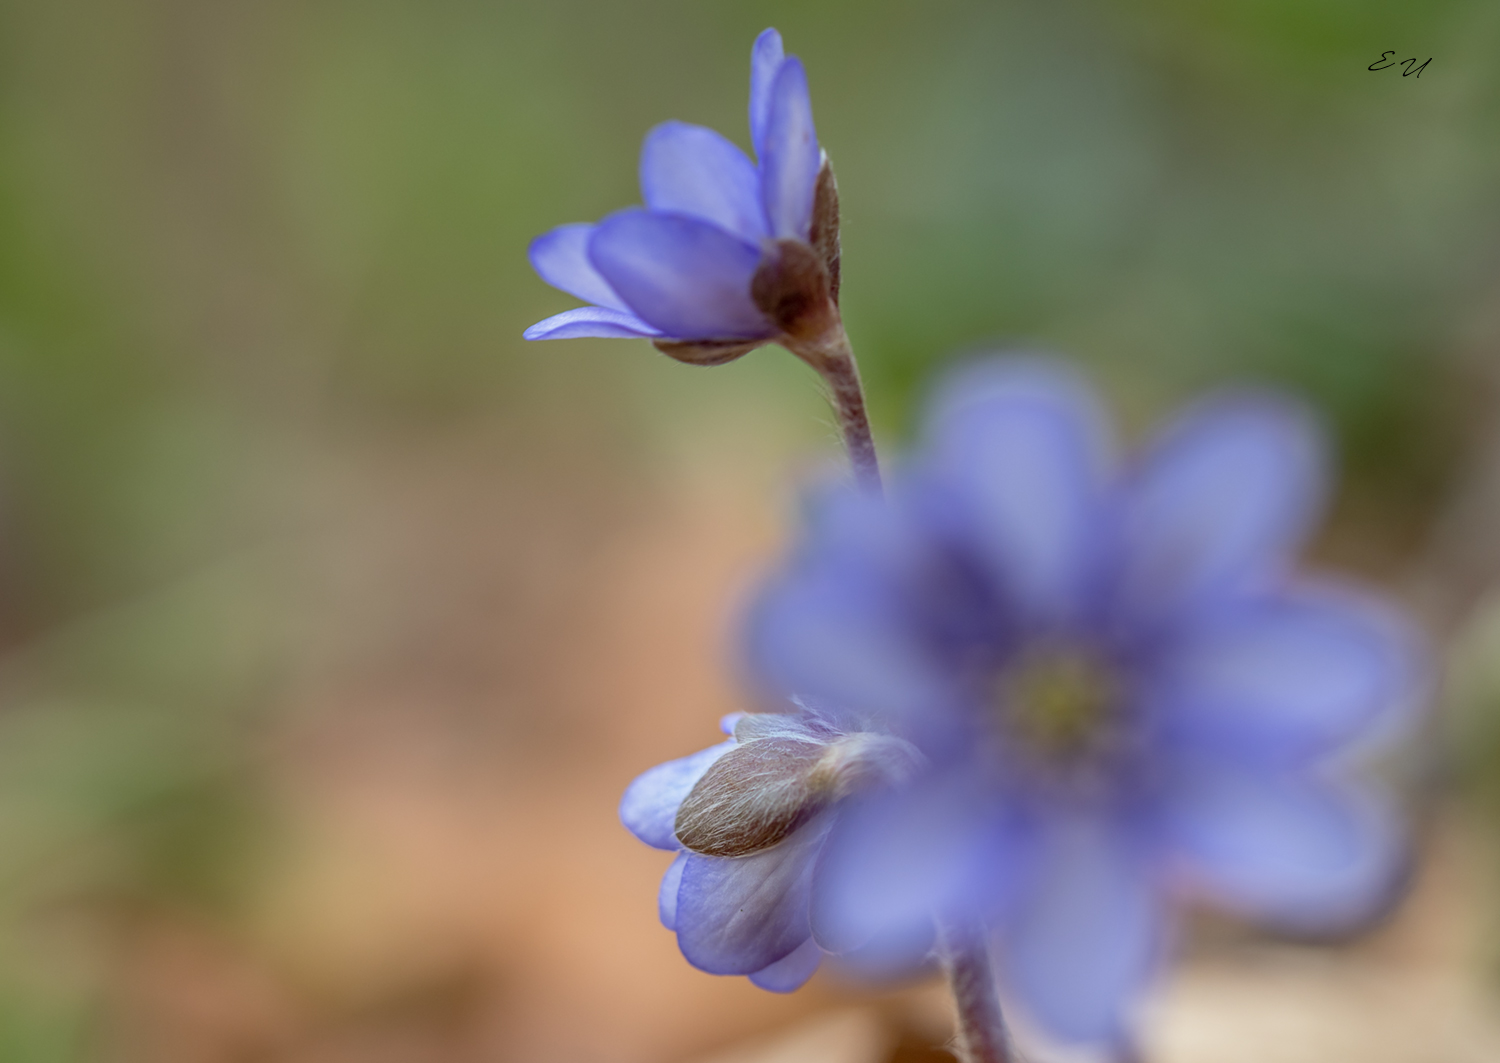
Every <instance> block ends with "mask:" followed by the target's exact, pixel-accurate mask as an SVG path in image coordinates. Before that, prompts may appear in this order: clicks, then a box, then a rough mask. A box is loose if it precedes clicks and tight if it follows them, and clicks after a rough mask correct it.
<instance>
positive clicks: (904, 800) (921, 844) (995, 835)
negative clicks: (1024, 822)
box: [812, 772, 1028, 963]
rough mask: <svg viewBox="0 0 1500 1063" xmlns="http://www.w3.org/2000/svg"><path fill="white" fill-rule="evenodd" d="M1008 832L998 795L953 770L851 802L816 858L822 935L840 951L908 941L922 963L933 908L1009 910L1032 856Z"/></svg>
mask: <svg viewBox="0 0 1500 1063" xmlns="http://www.w3.org/2000/svg"><path fill="white" fill-rule="evenodd" d="M1006 828H1007V825H1006V824H1004V823H1003V822H1002V821H1001V820H1000V816H999V815H998V814H997V811H996V809H995V807H994V802H993V797H992V795H991V794H989V793H986V792H983V791H982V790H980V789H979V788H978V787H976V786H974V785H973V780H972V779H966V778H963V777H962V776H959V775H957V774H955V773H952V772H948V773H944V774H943V775H939V776H934V777H931V778H929V779H928V780H926V781H925V782H924V783H922V784H918V785H916V786H913V787H911V788H909V789H905V790H902V791H897V792H890V793H884V794H876V795H872V796H870V797H868V798H865V799H863V800H860V801H856V802H853V803H851V804H849V805H847V806H845V807H844V808H843V809H842V810H841V812H840V815H839V819H838V822H837V823H836V824H835V825H834V827H833V829H832V830H831V831H830V832H829V836H828V841H827V842H826V843H825V844H824V847H823V853H822V855H821V856H820V858H819V861H818V871H817V877H816V878H815V880H814V884H813V899H812V926H813V935H814V937H816V938H817V939H818V943H819V944H820V945H821V946H822V947H823V948H824V949H825V950H827V951H829V952H836V953H840V954H851V953H853V952H854V951H855V950H858V949H861V948H863V947H865V946H868V945H869V944H870V943H871V942H873V941H876V940H877V939H884V941H885V942H886V943H888V944H890V943H899V942H902V941H904V942H908V943H910V944H911V945H912V946H913V947H914V948H919V949H921V951H920V952H918V953H917V954H915V955H912V956H909V957H906V960H907V961H908V962H909V963H916V962H918V961H920V960H921V959H922V956H923V955H925V952H926V948H927V945H928V944H929V943H930V940H931V938H930V933H929V928H930V927H931V921H932V918H933V915H934V914H935V913H938V912H953V911H956V912H959V913H962V914H963V915H964V916H965V917H966V918H984V917H986V916H988V915H991V914H993V912H994V911H995V910H996V909H998V908H1003V907H1004V905H1005V903H1006V901H1007V899H1008V897H1009V895H1010V891H1011V888H1012V887H1013V885H1014V881H1015V878H1016V876H1017V875H1018V874H1020V873H1021V872H1022V871H1023V870H1024V868H1025V867H1026V864H1027V858H1028V849H1027V847H1026V845H1025V844H1024V840H1023V836H1022V835H1021V834H1020V833H1019V832H1017V831H1014V830H1007V829H1006ZM881 951H889V949H883V950H881ZM884 961H885V962H887V963H889V962H891V961H892V958H891V957H889V956H887V957H884Z"/></svg>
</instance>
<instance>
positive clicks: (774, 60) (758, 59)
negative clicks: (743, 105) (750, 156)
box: [750, 29, 786, 156]
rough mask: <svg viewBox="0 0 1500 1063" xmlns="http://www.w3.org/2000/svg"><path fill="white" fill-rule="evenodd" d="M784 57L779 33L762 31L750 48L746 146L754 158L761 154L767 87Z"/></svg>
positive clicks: (767, 114) (768, 101)
mask: <svg viewBox="0 0 1500 1063" xmlns="http://www.w3.org/2000/svg"><path fill="white" fill-rule="evenodd" d="M785 58H786V55H785V53H784V52H783V51H782V47H781V34H779V33H777V32H776V31H775V30H774V29H770V30H765V31H764V32H762V33H761V35H760V36H759V37H757V38H755V46H754V47H753V48H751V49H750V145H751V146H752V147H753V148H754V149H755V153H756V155H757V156H759V155H762V154H764V153H765V150H766V149H765V146H764V145H765V137H766V125H767V123H768V122H769V121H770V116H771V88H772V86H774V85H775V84H776V75H777V74H778V73H779V72H780V71H781V64H782V62H783V60H785Z"/></svg>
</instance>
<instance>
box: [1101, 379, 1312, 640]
mask: <svg viewBox="0 0 1500 1063" xmlns="http://www.w3.org/2000/svg"><path fill="white" fill-rule="evenodd" d="M1322 484H1323V455H1322V447H1321V444H1320V439H1319V436H1318V433H1317V431H1316V428H1315V426H1314V424H1313V422H1312V420H1311V419H1310V417H1309V416H1308V415H1307V413H1306V412H1304V411H1303V410H1301V409H1300V408H1298V407H1296V406H1293V405H1290V404H1288V403H1287V402H1285V401H1284V400H1281V399H1276V398H1272V397H1270V396H1258V395H1249V394H1242V395H1234V396H1227V397H1220V398H1218V399H1214V400H1210V401H1207V402H1204V403H1202V404H1200V405H1199V406H1198V407H1197V408H1195V409H1192V410H1190V411H1189V412H1188V413H1187V414H1185V415H1184V416H1182V417H1180V418H1178V419H1177V420H1176V421H1175V422H1174V423H1173V424H1171V425H1169V426H1168V427H1167V429H1166V430H1165V431H1164V432H1163V433H1162V434H1161V435H1160V436H1159V437H1158V439H1157V441H1156V443H1155V444H1154V445H1153V447H1152V448H1151V450H1150V451H1149V452H1148V453H1147V455H1146V458H1145V461H1144V463H1143V465H1142V467H1141V469H1140V471H1139V475H1138V476H1137V477H1136V478H1135V481H1134V483H1133V484H1132V486H1131V490H1130V494H1129V497H1128V499H1127V503H1126V525H1125V556H1124V559H1123V560H1124V566H1125V571H1124V581H1123V586H1122V591H1123V594H1124V596H1125V597H1124V600H1125V602H1126V604H1127V606H1128V607H1130V608H1131V609H1132V613H1133V615H1136V616H1138V617H1142V618H1147V619H1152V620H1155V619H1162V618H1164V617H1165V616H1166V615H1167V614H1168V613H1170V612H1174V611H1178V610H1180V609H1182V608H1191V607H1192V606H1193V605H1194V604H1195V603H1202V602H1204V601H1205V600H1206V599H1210V598H1212V597H1214V596H1216V595H1222V594H1223V593H1224V592H1226V591H1227V592H1230V593H1233V592H1235V591H1238V590H1242V589H1244V588H1246V587H1253V586H1257V585H1259V584H1263V583H1264V582H1265V581H1266V580H1267V579H1268V578H1270V577H1273V576H1275V575H1278V574H1279V573H1280V572H1281V570H1282V568H1283V566H1284V564H1285V563H1286V562H1287V561H1288V560H1289V559H1290V558H1289V556H1288V555H1289V554H1290V553H1291V552H1292V551H1293V550H1295V549H1296V547H1297V546H1298V544H1299V543H1300V542H1301V540H1302V538H1303V536H1304V535H1305V534H1306V532H1307V530H1308V527H1309V525H1310V523H1311V521H1312V519H1313V517H1314V516H1315V511H1316V509H1317V506H1318V501H1319V498H1320V496H1321V494H1322Z"/></svg>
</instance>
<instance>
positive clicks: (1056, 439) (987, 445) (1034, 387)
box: [928, 360, 1112, 626]
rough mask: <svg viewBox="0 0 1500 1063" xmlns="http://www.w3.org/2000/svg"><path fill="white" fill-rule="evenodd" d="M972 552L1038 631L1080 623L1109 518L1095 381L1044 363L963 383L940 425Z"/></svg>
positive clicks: (941, 410)
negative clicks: (1092, 389)
mask: <svg viewBox="0 0 1500 1063" xmlns="http://www.w3.org/2000/svg"><path fill="white" fill-rule="evenodd" d="M928 423H929V424H931V425H932V426H933V428H932V431H931V437H930V438H931V447H930V452H931V454H932V457H933V459H934V461H935V464H936V465H937V467H938V468H937V470H936V471H937V473H938V475H939V476H941V477H943V478H944V479H945V480H947V481H948V482H950V483H952V484H953V485H954V487H955V488H956V490H957V493H958V494H959V496H960V498H961V504H962V505H963V507H964V508H965V509H966V510H967V512H966V513H965V514H964V518H965V519H964V520H963V524H964V525H966V526H967V527H968V528H971V529H973V531H971V532H970V535H971V537H972V539H973V543H972V547H973V549H974V550H976V551H977V552H978V554H979V556H980V557H982V558H983V559H984V560H985V562H986V563H987V567H988V568H989V569H990V570H991V571H992V572H993V573H994V575H995V576H996V577H997V579H998V581H999V583H1000V585H1001V587H1003V588H1004V589H1005V591H1006V592H1007V597H1009V598H1010V599H1011V601H1012V602H1013V604H1014V605H1015V606H1016V607H1017V608H1019V609H1020V610H1021V614H1022V616H1023V617H1024V618H1025V619H1026V620H1028V621H1030V622H1031V623H1033V624H1040V625H1043V626H1048V625H1056V624H1058V623H1061V622H1065V621H1069V620H1076V619H1078V618H1079V615H1080V614H1081V612H1082V611H1083V610H1084V608H1085V602H1086V601H1088V600H1089V599H1090V598H1091V597H1092V596H1091V595H1090V594H1089V592H1090V591H1096V590H1097V588H1098V581H1099V579H1100V575H1101V572H1100V568H1101V563H1102V560H1103V545H1102V544H1103V542H1104V536H1103V534H1102V528H1101V526H1102V525H1104V524H1105V523H1106V522H1107V518H1108V516H1109V513H1108V506H1107V497H1108V496H1107V480H1108V477H1109V474H1110V472H1111V465H1112V462H1111V451H1110V445H1109V442H1108V437H1107V431H1106V427H1105V419H1104V416H1103V414H1102V413H1101V412H1100V410H1099V409H1098V407H1097V405H1096V404H1095V402H1094V399H1093V397H1092V395H1091V394H1090V393H1089V391H1088V389H1087V388H1086V387H1085V385H1084V384H1083V382H1082V381H1081V380H1079V379H1078V378H1076V377H1075V376H1074V375H1073V374H1072V373H1070V372H1068V371H1067V370H1065V369H1063V368H1061V367H1060V366H1056V365H1051V364H1048V363H1045V362H1041V361H1029V360H997V361H992V362H986V363H981V364H979V365H977V366H975V367H972V368H970V369H969V370H968V371H966V372H960V373H958V374H956V375H955V376H953V377H951V378H950V379H949V381H948V383H947V385H946V386H945V387H944V388H943V389H942V391H941V392H939V394H938V395H937V397H936V401H935V402H934V403H933V411H932V414H931V417H930V419H929V421H928Z"/></svg>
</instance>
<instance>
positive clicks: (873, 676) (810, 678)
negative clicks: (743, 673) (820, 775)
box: [746, 566, 951, 730]
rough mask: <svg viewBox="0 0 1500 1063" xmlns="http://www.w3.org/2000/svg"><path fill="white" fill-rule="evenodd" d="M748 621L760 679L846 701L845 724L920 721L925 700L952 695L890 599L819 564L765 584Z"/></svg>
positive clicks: (829, 701) (826, 700)
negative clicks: (766, 586)
mask: <svg viewBox="0 0 1500 1063" xmlns="http://www.w3.org/2000/svg"><path fill="white" fill-rule="evenodd" d="M748 627H749V630H748V633H747V634H748V637H747V639H746V644H747V647H748V649H749V657H750V663H751V669H752V671H753V672H754V674H755V675H756V676H757V677H758V678H759V679H761V680H762V681H763V682H765V683H767V684H769V685H770V686H771V687H772V688H773V689H774V690H776V691H779V692H785V691H789V690H795V691H801V692H804V693H805V694H807V695H809V696H811V697H814V698H816V699H819V703H820V704H825V705H832V706H837V707H839V708H840V709H844V708H845V707H847V711H843V712H841V714H840V717H839V722H840V723H843V724H847V725H848V726H849V727H850V728H851V729H856V730H857V729H861V728H862V725H863V724H864V723H865V722H866V721H870V720H880V721H883V722H884V723H885V724H886V725H894V726H897V727H902V725H903V723H904V722H906V721H910V722H912V723H914V724H915V723H920V722H921V721H920V716H921V713H922V710H923V708H924V707H927V706H937V705H942V704H943V703H944V702H946V701H950V700H951V693H950V691H949V688H948V686H947V684H946V681H945V677H944V676H943V674H942V672H941V671H940V669H939V667H938V665H939V663H940V662H937V661H935V660H933V659H932V658H931V657H930V656H929V655H927V654H926V653H924V652H923V648H922V647H921V645H920V644H919V643H918V641H917V640H916V638H915V637H914V635H913V632H912V629H911V626H910V624H909V618H908V617H906V616H903V615H902V613H901V611H900V609H899V608H898V607H897V606H896V604H895V603H892V602H890V601H889V600H887V599H884V598H883V596H882V595H881V593H880V588H879V587H878V586H875V585H872V584H869V583H860V582H858V581H856V580H851V579H846V578H843V576H842V574H840V573H838V572H836V571H830V570H829V569H828V568H826V567H814V566H809V567H808V568H806V569H803V570H795V569H794V570H793V571H792V572H790V573H788V574H786V575H785V576H783V577H782V578H781V579H779V580H778V581H777V582H775V583H773V584H772V585H771V586H769V587H768V588H767V589H766V591H765V592H764V593H763V594H762V595H761V598H760V600H759V601H758V602H757V603H756V606H755V608H754V609H753V610H752V611H751V614H750V620H749V625H748ZM903 729H904V728H903Z"/></svg>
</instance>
